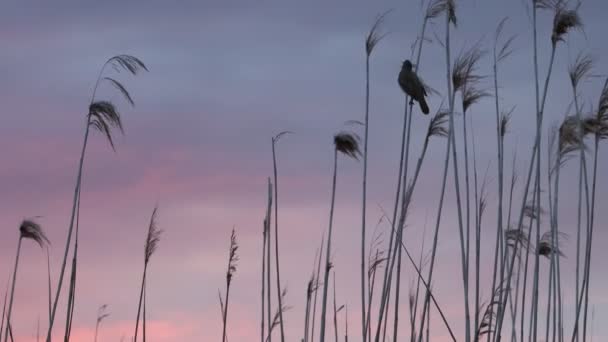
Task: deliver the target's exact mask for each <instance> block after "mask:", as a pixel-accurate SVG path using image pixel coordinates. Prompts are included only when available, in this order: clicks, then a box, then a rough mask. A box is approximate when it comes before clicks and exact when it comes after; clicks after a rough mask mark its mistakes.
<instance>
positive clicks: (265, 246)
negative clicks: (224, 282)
mask: <svg viewBox="0 0 608 342" xmlns="http://www.w3.org/2000/svg"><path fill="white" fill-rule="evenodd" d="M271 209H272V183H271V182H270V178H268V204H267V205H266V214H265V216H264V223H263V225H264V227H263V229H262V238H263V241H262V323H261V329H260V330H261V340H260V342H264V337H265V336H266V334H265V325H264V324H265V322H264V318H265V314H266V311H265V298H264V295H265V290H266V273H267V272H268V273H270V269H266V251H267V249H270V241H269V239H268V238H269V237H270V211H271ZM268 288H270V282H268ZM267 310H268V320H270V303H269V305H268V307H267ZM268 324H270V322H269V323H268Z"/></svg>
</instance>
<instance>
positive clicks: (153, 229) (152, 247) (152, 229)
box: [144, 207, 162, 264]
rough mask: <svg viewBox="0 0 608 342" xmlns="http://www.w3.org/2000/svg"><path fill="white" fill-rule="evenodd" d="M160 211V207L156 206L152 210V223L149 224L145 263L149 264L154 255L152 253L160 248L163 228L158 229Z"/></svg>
mask: <svg viewBox="0 0 608 342" xmlns="http://www.w3.org/2000/svg"><path fill="white" fill-rule="evenodd" d="M157 213H158V207H155V208H154V211H152V216H151V217H150V225H149V226H148V235H147V237H146V246H145V253H144V254H145V259H144V260H145V263H146V264H147V263H148V262H149V261H150V258H151V257H152V254H154V252H155V251H156V249H157V248H158V243H159V242H160V235H161V233H162V230H160V229H158V226H157V225H156V215H157Z"/></svg>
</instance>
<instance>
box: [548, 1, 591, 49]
mask: <svg viewBox="0 0 608 342" xmlns="http://www.w3.org/2000/svg"><path fill="white" fill-rule="evenodd" d="M581 26H583V23H582V21H581V18H580V17H579V15H578V12H577V11H576V10H569V9H566V8H565V7H564V6H563V5H561V4H560V5H558V6H557V8H556V9H555V16H554V18H553V33H552V34H551V43H553V45H554V46H555V45H556V44H557V43H558V42H560V41H562V40H564V36H565V35H566V34H567V33H568V31H570V30H571V29H573V28H577V27H581Z"/></svg>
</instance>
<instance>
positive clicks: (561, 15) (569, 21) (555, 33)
mask: <svg viewBox="0 0 608 342" xmlns="http://www.w3.org/2000/svg"><path fill="white" fill-rule="evenodd" d="M539 3H540V2H539ZM533 5H534V10H533V22H534V25H533V26H534V61H535V77H536V78H538V66H537V61H538V58H537V44H536V6H537V5H538V4H537V3H536V2H535V3H534V4H533ZM580 26H581V22H580V18H579V17H578V13H577V12H576V9H575V10H569V9H566V8H564V7H562V4H559V5H558V7H556V8H555V14H554V19H553V30H552V34H551V57H550V59H549V69H548V71H547V76H546V78H545V83H544V89H543V96H542V98H541V99H540V102H539V101H538V100H537V109H538V110H537V120H536V121H537V125H536V126H537V130H536V139H535V146H534V147H535V148H533V149H534V150H535V151H536V153H534V152H533V153H532V154H533V156H534V154H535V155H536V178H537V183H536V192H537V198H536V200H537V207H538V208H540V169H541V163H540V145H541V137H542V121H543V113H544V108H545V103H546V99H547V93H548V90H549V81H550V79H551V74H552V70H553V62H554V60H555V52H556V48H557V44H558V43H559V42H560V41H562V40H563V39H564V36H565V35H566V34H567V33H568V31H569V30H571V29H573V28H577V27H580ZM537 82H538V81H537ZM531 166H532V163H530V167H531ZM529 174H530V173H529ZM529 181H530V176H528V180H527V182H526V187H525V190H524V201H522V203H525V202H526V201H525V200H526V195H527V188H528V185H529ZM522 220H523V210H522V211H521V213H520V216H519V221H518V225H517V227H518V229H521V225H522ZM537 229H539V230H540V222H539V221H538V220H537ZM516 256H517V245H516V248H514V252H513V255H512V256H511V260H510V262H509V263H508V264H507V267H508V273H507V278H506V280H507V282H506V284H507V286H509V284H510V283H511V278H512V275H513V269H514V265H515V258H516ZM537 277H538V273H536V274H535V278H537ZM536 287H538V281H535V290H534V291H535V293H538V289H537V288H536ZM508 297H509V292H507V293H506V295H505V296H504V298H503V299H502V304H501V307H503V308H504V307H505V304H506V301H507V299H508ZM535 298H536V300H537V299H538V296H535ZM535 307H536V309H538V306H537V305H536V306H535ZM536 311H538V310H536ZM535 315H536V312H535ZM503 318H504V310H503V311H502V312H501V313H500V315H499V316H498V321H497V323H498V326H497V329H496V334H497V341H500V333H501V329H502V322H503ZM535 321H536V319H535ZM533 336H536V331H535V332H534V334H533Z"/></svg>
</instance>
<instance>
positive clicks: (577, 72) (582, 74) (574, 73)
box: [568, 54, 593, 341]
mask: <svg viewBox="0 0 608 342" xmlns="http://www.w3.org/2000/svg"><path fill="white" fill-rule="evenodd" d="M592 66H593V60H592V59H591V57H590V56H588V55H583V54H579V56H578V57H577V59H576V61H575V63H574V64H573V65H571V66H570V68H569V70H568V74H569V76H570V85H571V86H572V97H573V99H574V107H575V110H576V120H577V134H578V139H579V142H580V143H581V144H583V143H584V138H585V130H584V126H583V116H582V113H581V108H580V105H579V96H578V85H579V83H580V82H581V81H583V80H585V79H586V78H588V77H589V73H590V72H591V68H592ZM583 147H584V146H581V148H580V151H579V169H578V205H577V219H576V279H575V281H576V285H575V297H574V298H575V305H576V309H578V300H577V299H578V297H579V293H580V288H579V286H580V271H579V268H580V247H581V211H582V202H583V201H582V194H583V177H584V179H585V190H586V191H585V201H586V207H585V214H586V218H585V222H587V225H588V224H589V191H588V190H589V187H588V180H587V161H586V158H585V149H584V148H583ZM576 319H577V320H578V317H577V318H576ZM578 338H579V336H578V334H577V336H576V340H577V341H578Z"/></svg>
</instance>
